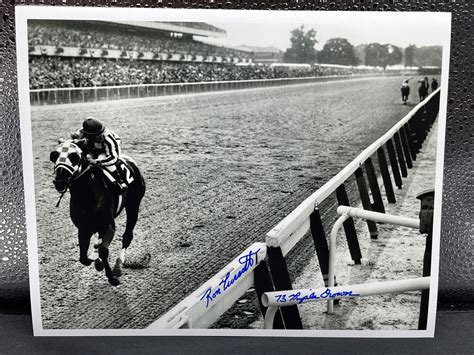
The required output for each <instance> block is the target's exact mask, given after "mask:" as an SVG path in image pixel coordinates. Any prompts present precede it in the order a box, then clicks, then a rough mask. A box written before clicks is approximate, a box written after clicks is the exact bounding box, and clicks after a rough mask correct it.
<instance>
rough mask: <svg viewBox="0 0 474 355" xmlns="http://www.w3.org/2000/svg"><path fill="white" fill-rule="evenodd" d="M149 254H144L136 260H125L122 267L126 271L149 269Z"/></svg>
mask: <svg viewBox="0 0 474 355" xmlns="http://www.w3.org/2000/svg"><path fill="white" fill-rule="evenodd" d="M150 261H151V254H150V253H146V254H145V255H143V256H142V257H141V258H140V259H138V260H127V259H125V262H124V263H123V267H124V268H127V269H146V268H148V267H150Z"/></svg>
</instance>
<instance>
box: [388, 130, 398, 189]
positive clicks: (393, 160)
mask: <svg viewBox="0 0 474 355" xmlns="http://www.w3.org/2000/svg"><path fill="white" fill-rule="evenodd" d="M387 152H388V158H389V159H390V166H391V167H392V173H393V179H394V180H395V185H397V187H398V189H399V190H400V189H401V188H402V177H401V176H400V170H399V169H398V162H397V157H396V156H395V148H393V143H392V140H391V139H389V140H388V141H387Z"/></svg>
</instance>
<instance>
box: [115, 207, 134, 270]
mask: <svg viewBox="0 0 474 355" xmlns="http://www.w3.org/2000/svg"><path fill="white" fill-rule="evenodd" d="M139 207H140V200H138V201H130V203H129V204H127V206H126V207H125V210H126V212H127V225H126V227H125V232H124V233H123V235H122V250H121V251H120V254H119V257H118V258H117V261H116V263H115V267H114V274H115V276H117V277H118V276H121V275H122V266H123V264H124V262H125V253H126V251H127V248H128V247H129V246H130V243H131V242H132V240H133V229H134V228H135V225H136V224H137V220H138V209H139Z"/></svg>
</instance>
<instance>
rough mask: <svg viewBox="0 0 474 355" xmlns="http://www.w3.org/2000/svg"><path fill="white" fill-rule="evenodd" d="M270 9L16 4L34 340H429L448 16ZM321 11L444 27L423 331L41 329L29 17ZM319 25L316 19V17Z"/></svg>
mask: <svg viewBox="0 0 474 355" xmlns="http://www.w3.org/2000/svg"><path fill="white" fill-rule="evenodd" d="M270 11H271V10H220V9H219V10H214V9H143V8H92V7H65V6H63V7H54V6H22V5H19V6H16V7H15V17H16V18H15V27H16V46H17V68H18V94H19V113H20V129H21V144H22V147H21V152H22V160H23V180H24V192H25V212H26V229H27V243H28V260H29V280H30V294H31V312H32V322H33V332H34V335H35V336H252V337H253V336H257V337H261V336H266V337H268V336H270V337H273V336H278V337H331V338H332V337H356V338H375V337H378V338H394V337H402V338H430V337H434V332H435V320H436V304H437V297H438V277H439V253H440V234H441V232H440V231H441V202H442V195H443V193H442V187H443V166H444V148H445V135H446V132H445V131H446V115H447V97H448V73H449V58H450V40H451V13H448V12H353V11H346V12H341V11H280V10H278V11H271V15H272V16H271V18H269V16H268V13H269V12H270ZM321 12H324V19H325V21H327V23H335V24H338V23H343V21H344V19H345V18H349V17H350V18H351V19H353V16H354V15H357V16H359V17H360V20H361V21H368V20H373V16H374V15H376V16H377V19H380V20H381V21H389V22H392V21H393V20H394V17H403V18H407V17H411V16H413V17H415V16H420V15H421V16H423V17H424V20H428V19H429V20H431V21H433V20H435V21H436V22H437V23H438V24H439V25H440V26H443V28H445V29H446V36H443V38H440V45H442V46H443V57H442V72H441V73H442V76H441V83H440V84H441V87H442V90H441V96H440V110H439V119H438V140H437V152H436V181H435V191H436V194H435V210H434V223H433V245H432V261H431V280H430V282H431V284H430V297H429V311H428V321H427V329H426V330H313V329H306V330H264V329H178V330H169V329H163V330H155V329H152V330H151V329H147V328H145V329H43V326H42V317H41V300H40V284H39V263H38V245H37V234H36V233H37V229H36V209H35V208H36V207H35V185H34V170H33V147H32V132H31V112H30V99H29V84H28V83H29V72H28V36H27V20H29V19H44V20H46V19H63V20H83V19H87V20H114V21H117V20H121V21H180V22H186V21H193V22H208V23H212V22H223V21H230V20H231V19H234V21H238V20H239V17H240V16H245V18H246V21H249V22H250V21H255V22H257V23H261V22H262V21H264V22H265V21H267V22H272V23H273V22H276V21H282V22H284V21H287V20H288V13H291V22H295V21H301V23H306V22H308V19H309V17H310V16H312V14H314V13H317V14H320V13H321ZM318 21H319V22H321V19H319V18H318Z"/></svg>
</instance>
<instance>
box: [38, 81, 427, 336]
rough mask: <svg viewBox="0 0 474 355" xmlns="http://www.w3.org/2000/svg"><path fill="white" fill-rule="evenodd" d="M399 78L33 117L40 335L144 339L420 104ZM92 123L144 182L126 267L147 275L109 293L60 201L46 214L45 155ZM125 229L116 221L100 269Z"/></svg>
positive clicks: (48, 170) (81, 107) (80, 108)
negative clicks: (118, 334)
mask: <svg viewBox="0 0 474 355" xmlns="http://www.w3.org/2000/svg"><path fill="white" fill-rule="evenodd" d="M402 80H403V78H402V77H380V78H366V79H356V80H346V81H334V82H326V83H316V84H306V85H297V86H287V87H279V88H260V89H250V90H242V91H231V92H217V93H205V94H197V95H187V96H186V95H183V96H173V97H161V98H153V99H138V100H119V101H109V102H100V103H87V104H75V105H61V106H42V107H32V111H31V118H32V131H33V154H34V169H35V189H36V213H37V221H38V226H37V234H38V250H39V263H40V269H39V270H40V289H41V305H42V317H43V327H44V328H45V329H64V328H66V329H81V328H143V327H146V326H147V325H149V324H150V323H151V322H153V321H155V320H156V319H157V318H159V316H160V315H162V314H163V313H164V312H166V311H167V310H169V309H170V308H171V307H172V306H173V305H175V304H176V303H178V302H179V301H180V300H182V299H183V298H184V297H185V296H186V295H188V294H189V293H191V292H192V291H194V290H195V289H196V288H197V287H198V286H199V285H201V284H202V283H203V282H205V281H206V280H208V279H209V278H210V277H211V276H213V275H214V274H215V273H216V272H218V271H219V270H220V269H221V268H222V267H223V266H225V265H226V264H227V263H229V262H230V261H231V260H232V259H233V258H235V257H236V256H237V255H238V254H239V253H240V252H241V251H242V250H244V249H245V248H246V247H247V246H249V245H250V244H251V243H253V242H256V241H260V242H262V241H264V238H265V234H266V233H267V232H268V231H269V230H270V229H271V228H272V227H273V226H275V225H276V224H277V223H278V222H279V221H280V220H281V219H283V217H285V216H286V215H288V214H289V213H290V212H291V211H292V210H293V209H294V208H295V207H297V206H298V205H299V204H300V203H301V202H302V201H303V200H304V199H305V198H306V197H307V196H309V195H310V194H311V193H312V192H314V191H315V190H316V189H318V188H319V187H320V186H322V185H323V184H324V182H326V181H327V180H329V179H330V178H331V177H332V176H334V175H335V174H336V173H337V172H338V171H340V170H341V169H342V168H343V167H344V166H345V165H346V164H347V163H349V162H350V161H351V160H352V159H353V158H354V157H355V156H356V155H357V154H359V153H360V152H361V151H362V150H363V149H365V148H366V147H367V146H368V145H370V144H371V143H372V142H373V141H374V140H376V139H377V138H378V137H380V136H381V135H382V134H383V133H385V132H386V131H387V130H388V129H389V128H390V127H392V126H393V125H394V124H395V123H396V122H398V121H399V120H400V119H401V118H402V117H403V116H405V114H407V113H408V112H409V111H410V109H411V108H412V106H414V104H415V103H417V102H418V100H417V98H416V97H415V95H414V94H415V93H416V92H417V90H416V87H415V85H416V83H413V84H412V94H411V96H410V101H411V103H412V104H409V105H407V106H404V105H402V104H401V103H400V94H399V87H400V84H401V82H402ZM90 115H92V116H95V117H97V118H99V119H101V120H103V121H104V123H105V124H106V126H107V127H109V128H111V129H112V130H113V131H115V132H116V133H118V134H119V135H120V136H121V137H122V141H123V145H122V149H123V152H124V153H125V154H127V155H130V156H132V157H133V158H134V159H135V160H137V162H138V163H139V166H140V167H141V169H142V171H143V172H144V175H145V178H146V181H147V188H148V190H147V192H146V195H145V198H144V201H143V202H142V206H141V212H140V216H139V220H138V223H137V227H136V229H135V239H134V241H133V242H132V244H131V246H130V248H129V250H130V252H129V255H130V256H131V257H132V258H134V257H139V256H140V255H143V254H144V253H145V252H150V253H151V255H152V259H151V263H150V267H149V268H147V269H142V270H131V269H128V270H127V269H126V270H125V273H124V275H123V276H122V277H121V284H120V285H119V286H118V287H112V286H110V285H109V284H108V282H107V279H106V277H105V275H104V274H103V273H98V272H96V271H95V269H94V267H93V266H91V267H84V266H82V265H81V264H80V263H79V261H78V258H79V248H78V241H77V236H76V229H75V227H74V226H73V224H72V222H71V221H70V219H69V208H68V206H69V195H68V194H66V195H65V196H64V198H63V201H62V202H61V205H60V207H59V208H55V204H56V201H57V199H58V194H57V192H56V191H55V190H54V188H53V185H52V182H51V181H52V166H51V163H50V162H49V160H48V158H49V152H50V151H51V150H52V149H53V148H54V146H55V144H56V141H57V138H59V137H65V136H66V135H67V132H69V131H71V130H73V129H76V128H78V127H80V125H81V123H82V120H83V119H84V118H86V117H87V116H90ZM123 230H124V215H122V216H120V217H119V219H118V223H117V233H116V238H115V239H114V241H113V243H112V245H111V260H114V259H115V257H116V256H117V253H118V251H119V249H120V247H121V243H120V236H121V233H122V232H123ZM300 249H301V250H302V251H303V252H299V253H298V255H296V256H295V255H293V258H300V259H298V260H299V261H298V262H294V263H293V265H297V264H301V261H304V260H305V256H304V254H305V253H304V251H305V250H306V251H307V252H306V254H308V255H309V256H310V255H311V253H312V250H311V246H305V245H303V246H302V247H300ZM293 254H294V253H293ZM290 257H292V256H291V255H290ZM290 267H291V263H290ZM291 271H292V274H294V273H297V270H296V271H295V270H294V269H291ZM250 313H251V312H249V314H250ZM231 317H232V316H231ZM250 318H252V317H250ZM254 318H255V316H254ZM248 321H249V322H250V321H252V319H249V320H248ZM224 323H225V322H224ZM228 323H229V322H228ZM230 323H231V322H230ZM227 326H239V327H241V326H245V322H244V323H243V324H242V323H238V324H237V325H236V324H233V323H232V324H227V325H225V324H223V325H222V327H227Z"/></svg>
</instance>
